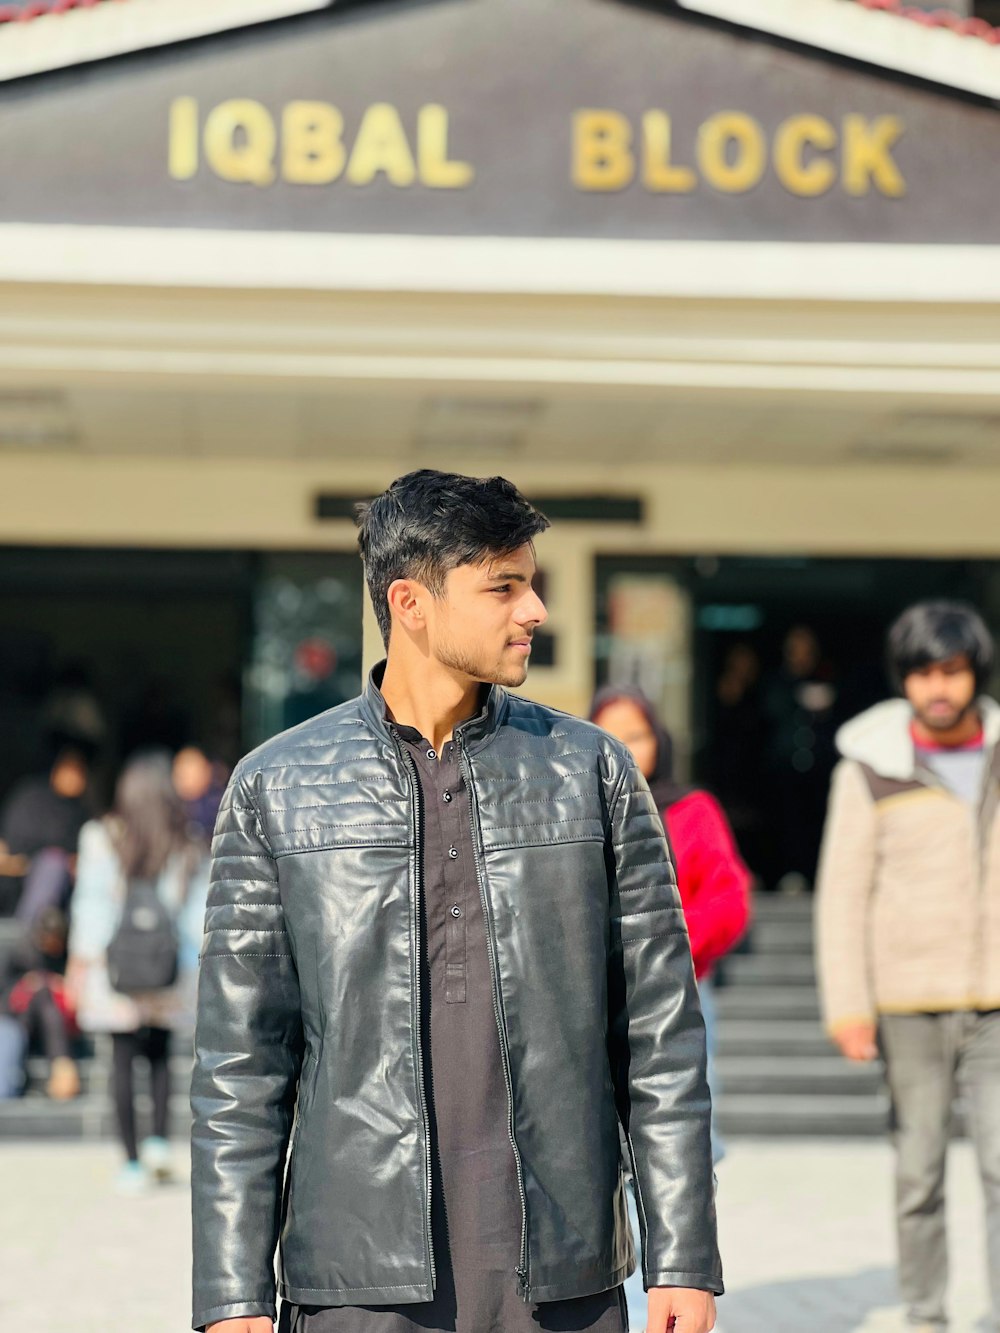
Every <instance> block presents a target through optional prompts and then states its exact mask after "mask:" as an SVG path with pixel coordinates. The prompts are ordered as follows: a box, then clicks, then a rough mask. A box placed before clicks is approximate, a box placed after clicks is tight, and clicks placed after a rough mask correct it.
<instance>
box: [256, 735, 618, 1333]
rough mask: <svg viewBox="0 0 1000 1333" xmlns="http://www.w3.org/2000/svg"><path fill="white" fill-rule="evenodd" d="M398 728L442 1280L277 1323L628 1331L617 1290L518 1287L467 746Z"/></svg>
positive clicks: (513, 1175) (512, 1184) (325, 1327)
mask: <svg viewBox="0 0 1000 1333" xmlns="http://www.w3.org/2000/svg"><path fill="white" fill-rule="evenodd" d="M395 731H396V733H397V735H398V736H399V738H400V740H401V742H402V743H403V744H404V745H405V746H406V748H407V750H408V751H409V753H410V754H411V755H412V757H413V760H414V762H415V764H416V767H417V773H418V775H419V778H420V787H421V793H422V797H423V801H422V805H423V871H424V874H423V888H424V892H423V903H422V930H423V940H424V944H425V948H424V950H423V957H422V960H421V961H422V974H423V976H422V996H423V1012H422V1021H423V1032H422V1038H423V1050H424V1078H425V1082H426V1088H427V1105H428V1117H429V1122H430V1134H431V1150H432V1173H431V1175H432V1180H431V1237H432V1241H433V1246H434V1259H435V1266H436V1269H437V1286H436V1288H435V1296H434V1300H433V1301H430V1302H426V1303H421V1304H418V1305H389V1306H382V1305H380V1306H338V1307H314V1306H296V1305H290V1304H288V1303H283V1305H282V1310H281V1318H280V1322H279V1325H278V1327H279V1333H414V1331H415V1330H418V1329H419V1330H425V1331H426V1330H434V1331H435V1333H518V1331H519V1330H538V1329H551V1330H563V1331H564V1333H573V1331H577V1330H592V1331H593V1333H624V1331H625V1330H627V1328H628V1321H627V1316H626V1314H625V1304H624V1299H623V1297H622V1294H621V1289H620V1288H617V1289H615V1290H613V1291H607V1292H601V1293H600V1294H598V1295H596V1296H585V1297H582V1298H581V1299H578V1300H571V1301H554V1302H547V1303H545V1304H544V1305H526V1304H525V1303H524V1301H522V1300H521V1298H520V1296H519V1295H518V1290H517V1277H516V1270H517V1268H518V1264H519V1261H520V1249H521V1218H522V1213H521V1200H520V1193H519V1191H518V1184H517V1168H516V1164H515V1159H514V1151H513V1148H512V1147H511V1142H510V1135H509V1129H508V1116H509V1111H508V1100H507V1090H506V1086H505V1083H504V1076H503V1063H502V1057H501V1051H500V1037H499V1033H498V1030H497V1020H496V1014H495V1011H494V999H493V982H492V975H491V971H490V959H489V953H488V945H487V938H486V923H485V920H484V918H483V908H482V900H481V897H480V890H479V883H478V879H477V876H476V866H475V860H474V856H473V847H472V824H471V810H470V799H469V793H468V789H467V787H466V782H465V776H464V774H463V772H462V766H461V761H460V755H459V750H458V746H457V745H455V744H454V743H451V742H449V743H448V744H447V745H446V746H445V748H444V751H443V753H442V754H441V755H440V756H438V755H437V754H436V753H435V752H434V750H433V749H432V748H431V746H430V744H429V743H428V742H427V741H426V740H424V739H423V738H422V737H421V736H420V734H419V733H418V732H416V731H414V730H413V729H412V728H408V727H396V728H395ZM581 1169H585V1164H581Z"/></svg>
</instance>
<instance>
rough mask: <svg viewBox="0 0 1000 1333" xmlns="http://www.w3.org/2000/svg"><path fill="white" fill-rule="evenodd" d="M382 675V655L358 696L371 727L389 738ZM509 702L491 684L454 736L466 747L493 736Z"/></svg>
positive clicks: (476, 746) (504, 693) (474, 747)
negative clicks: (474, 712) (477, 709)
mask: <svg viewBox="0 0 1000 1333" xmlns="http://www.w3.org/2000/svg"><path fill="white" fill-rule="evenodd" d="M384 675H385V659H384V658H383V660H382V661H381V662H378V663H377V664H376V665H375V666H374V667H372V669H371V671H370V672H369V675H368V681H367V684H366V685H365V690H364V693H363V694H362V696H361V711H362V713H363V714H364V717H365V719H366V721H367V722H368V723H369V725H370V726H371V728H372V730H373V731H375V732H376V734H377V735H379V736H381V737H382V738H383V740H387V741H391V740H392V736H391V735H390V733H389V726H388V722H387V720H386V715H385V712H386V710H385V700H384V699H383V697H382V689H381V685H382V677H383V676H384ZM509 706H510V695H509V694H508V693H507V691H506V690H505V689H504V688H503V686H501V685H491V686H490V690H489V693H488V694H487V696H486V703H485V704H484V706H483V709H482V711H481V712H480V713H478V714H477V715H476V716H475V717H472V718H469V720H468V721H467V722H463V723H462V725H461V726H460V727H456V728H455V737H456V739H459V738H460V739H461V740H463V741H464V742H465V745H466V748H467V749H468V750H470V751H475V750H478V749H480V748H481V746H483V745H485V744H486V743H487V742H488V741H490V740H492V739H493V737H494V736H495V735H496V733H497V732H498V731H499V730H500V728H501V726H502V725H503V723H504V721H505V719H506V717H507V710H508V708H509Z"/></svg>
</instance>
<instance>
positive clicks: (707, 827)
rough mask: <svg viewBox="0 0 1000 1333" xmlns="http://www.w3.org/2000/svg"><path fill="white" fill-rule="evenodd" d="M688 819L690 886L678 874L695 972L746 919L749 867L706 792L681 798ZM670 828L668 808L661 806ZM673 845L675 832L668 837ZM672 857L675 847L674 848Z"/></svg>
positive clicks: (739, 934)
mask: <svg viewBox="0 0 1000 1333" xmlns="http://www.w3.org/2000/svg"><path fill="white" fill-rule="evenodd" d="M687 803H688V804H689V805H690V807H691V808H690V817H691V823H690V826H689V828H688V838H689V840H690V842H691V852H690V855H689V857H688V864H690V867H691V879H692V883H691V886H690V890H689V889H688V887H687V883H686V881H685V879H684V876H683V875H682V876H681V883H682V885H684V889H683V895H684V918H685V920H686V921H687V928H688V935H689V937H690V940H691V953H692V956H693V957H694V965H695V972H696V973H697V974H698V976H703V975H704V974H705V973H706V972H708V971H709V969H710V968H711V967H712V965H713V964H714V963H717V962H718V961H719V959H720V958H724V957H725V955H726V954H727V953H729V952H730V950H732V949H734V948H735V947H736V945H737V944H738V943H739V942H740V940H741V939H742V938H743V936H744V935H745V934H746V929H747V925H748V924H749V921H750V872H749V870H747V868H746V866H745V865H744V864H743V860H742V858H741V857H740V854H739V852H738V851H737V850H736V843H735V841H734V839H733V834H732V830H731V829H730V827H729V821H728V820H727V819H726V816H725V815H724V814H723V811H722V807H721V806H720V805H719V804H718V802H717V801H715V800H713V798H712V797H711V796H709V794H708V792H696V793H694V794H693V795H692V796H689V797H688V798H687ZM667 831H668V834H669V833H670V812H669V811H668V812H667ZM672 842H673V846H674V848H675V849H677V847H678V838H676V837H672ZM676 855H677V857H678V860H680V859H681V853H680V851H676Z"/></svg>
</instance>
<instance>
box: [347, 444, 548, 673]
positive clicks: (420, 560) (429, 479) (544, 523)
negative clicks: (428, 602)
mask: <svg viewBox="0 0 1000 1333" xmlns="http://www.w3.org/2000/svg"><path fill="white" fill-rule="evenodd" d="M357 514H358V527H359V528H360V532H359V534H358V547H359V549H360V551H361V558H362V560H363V561H364V564H365V578H366V580H367V582H368V591H369V593H370V594H371V599H372V605H373V606H374V608H375V615H376V617H377V618H378V625H379V629H380V630H381V631H382V640H383V642H384V643H385V645H386V647H388V646H389V631H390V629H391V628H392V618H391V616H390V614H389V600H388V593H389V588H390V585H391V584H393V583H394V582H395V581H396V579H416V580H417V581H418V582H420V583H422V584H424V586H425V587H426V588H428V589H429V590H430V592H431V593H432V594H433V595H434V596H435V597H439V596H440V595H441V594H442V593H443V592H444V586H445V580H446V578H447V577H448V575H449V574H450V573H451V571H452V570H453V569H457V568H458V567H459V565H479V564H482V563H483V561H484V560H488V559H490V558H491V557H498V556H504V555H512V554H513V552H514V551H517V550H520V548H521V547H522V546H525V545H527V544H530V543H531V542H532V541H533V540H534V538H535V537H537V536H538V534H539V533H540V532H544V531H545V529H546V528H547V527H548V526H549V520H548V519H547V518H546V517H545V515H544V514H540V513H539V512H538V510H537V509H534V508H533V507H532V506H531V505H530V504H529V503H528V501H527V500H526V499H525V498H524V496H523V495H522V494H521V492H520V491H519V490H518V489H517V487H516V486H514V485H513V483H511V482H509V481H507V480H506V479H505V478H504V477H463V476H460V475H458V474H457V473H454V472H436V471H434V470H433V469H432V468H422V469H421V470H420V471H419V472H408V473H407V474H406V476H405V477H397V479H396V480H395V481H394V482H393V483H392V485H391V486H390V487H389V489H388V490H387V491H383V493H382V494H381V495H377V496H376V497H375V499H374V500H370V501H368V502H367V503H366V504H359V505H358V507H357Z"/></svg>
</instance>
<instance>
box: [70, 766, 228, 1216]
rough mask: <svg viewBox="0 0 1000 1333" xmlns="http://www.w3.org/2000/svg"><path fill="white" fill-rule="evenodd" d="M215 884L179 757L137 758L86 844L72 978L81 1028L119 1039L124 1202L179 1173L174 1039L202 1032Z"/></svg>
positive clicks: (116, 1065) (83, 837)
mask: <svg viewBox="0 0 1000 1333" xmlns="http://www.w3.org/2000/svg"><path fill="white" fill-rule="evenodd" d="M207 886H208V858H207V851H206V848H205V845H204V842H203V841H202V839H201V838H200V837H195V836H192V834H191V831H190V829H189V826H188V818H187V815H186V812H185V810H184V805H183V803H182V801H181V799H180V797H179V796H178V795H177V792H176V791H175V790H174V786H173V781H172V775H171V760H170V756H169V754H167V753H165V752H159V751H152V752H147V753H143V754H139V755H136V756H135V757H134V758H132V759H131V760H129V762H128V763H127V764H126V765H125V768H124V769H123V771H122V773H121V776H120V777H119V779H118V783H117V786H116V789H115V798H114V805H113V808H112V810H111V813H110V814H108V815H107V816H105V817H104V818H103V819H100V820H94V821H91V822H90V823H88V824H86V825H85V826H84V828H83V830H82V832H81V834H80V853H79V864H78V867H77V883H76V891H75V893H74V896H73V906H72V917H71V930H70V940H69V955H70V957H69V967H68V972H67V981H68V985H69V989H70V993H71V995H72V996H73V997H74V999H75V1002H76V1006H77V1015H78V1021H79V1023H80V1026H81V1028H82V1029H83V1030H84V1031H86V1032H91V1033H108V1034H110V1035H111V1041H112V1058H113V1072H112V1091H113V1098H114V1105H115V1112H116V1117H117V1122H118V1130H119V1134H120V1136H121V1141H122V1146H123V1147H124V1149H125V1156H126V1162H125V1166H124V1168H123V1170H122V1173H121V1176H120V1179H119V1187H120V1189H121V1190H122V1191H123V1192H125V1193H134V1192H138V1191H139V1190H141V1189H142V1188H144V1187H145V1185H146V1184H147V1183H148V1182H149V1180H150V1179H151V1178H154V1179H159V1180H163V1179H166V1178H168V1177H169V1175H170V1148H169V1145H168V1142H167V1135H168V1107H169V1098H170V1065H169V1060H170V1036H171V1032H172V1031H173V1030H175V1029H182V1030H183V1029H188V1030H190V1027H191V1025H192V1019H193V1004H194V983H195V977H196V974H197V963H198V949H199V946H200V941H201V932H202V926H203V921H204V910H205V897H206V893H207ZM140 1056H142V1057H144V1058H145V1059H146V1060H147V1061H148V1062H149V1068H150V1086H151V1091H152V1097H153V1126H152V1129H153V1132H152V1135H151V1136H150V1137H148V1138H146V1139H145V1140H144V1141H143V1143H142V1145H141V1147H140V1144H139V1142H138V1139H137V1131H136V1116H135V1092H134V1066H135V1062H136V1060H137V1059H138V1058H139V1057H140Z"/></svg>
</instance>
